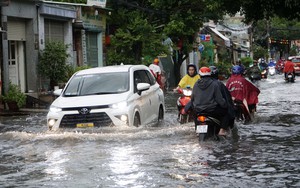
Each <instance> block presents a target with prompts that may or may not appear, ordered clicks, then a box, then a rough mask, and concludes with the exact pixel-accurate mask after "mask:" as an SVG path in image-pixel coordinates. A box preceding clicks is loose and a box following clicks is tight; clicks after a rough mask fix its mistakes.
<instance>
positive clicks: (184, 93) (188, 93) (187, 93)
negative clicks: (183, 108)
mask: <svg viewBox="0 0 300 188" xmlns="http://www.w3.org/2000/svg"><path fill="white" fill-rule="evenodd" d="M183 95H185V96H187V97H189V96H191V95H192V90H190V89H184V90H183Z"/></svg>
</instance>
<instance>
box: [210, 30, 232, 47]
mask: <svg viewBox="0 0 300 188" xmlns="http://www.w3.org/2000/svg"><path fill="white" fill-rule="evenodd" d="M209 29H211V30H212V31H213V32H214V33H215V34H216V35H218V36H219V37H220V38H221V39H223V40H224V42H225V46H227V47H230V40H229V38H227V37H225V36H224V35H223V34H222V33H220V32H219V31H218V30H216V29H214V28H211V27H210V28H209Z"/></svg>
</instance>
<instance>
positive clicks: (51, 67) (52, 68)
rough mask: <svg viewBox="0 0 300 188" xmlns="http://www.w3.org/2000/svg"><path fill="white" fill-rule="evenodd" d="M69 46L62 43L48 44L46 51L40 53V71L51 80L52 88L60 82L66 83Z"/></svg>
mask: <svg viewBox="0 0 300 188" xmlns="http://www.w3.org/2000/svg"><path fill="white" fill-rule="evenodd" d="M67 48H68V46H67V45H65V44H63V43H62V42H54V41H52V42H47V43H46V46H45V49H44V50H42V51H41V52H40V58H39V64H38V66H37V67H38V71H39V73H40V74H41V75H42V76H44V77H46V78H49V79H50V86H51V88H53V87H54V85H56V84H57V83H58V82H61V81H65V80H66V76H67V65H66V59H67V58H68V54H67Z"/></svg>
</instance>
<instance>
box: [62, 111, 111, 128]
mask: <svg viewBox="0 0 300 188" xmlns="http://www.w3.org/2000/svg"><path fill="white" fill-rule="evenodd" d="M77 123H94V126H95V127H105V126H109V125H112V120H111V119H110V118H109V116H108V115H107V114H106V113H105V112H100V113H89V114H68V115H64V117H63V118H62V120H61V122H60V127H68V128H76V125H77Z"/></svg>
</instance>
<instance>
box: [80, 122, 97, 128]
mask: <svg viewBox="0 0 300 188" xmlns="http://www.w3.org/2000/svg"><path fill="white" fill-rule="evenodd" d="M76 127H77V128H86V127H94V123H77V124H76Z"/></svg>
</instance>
